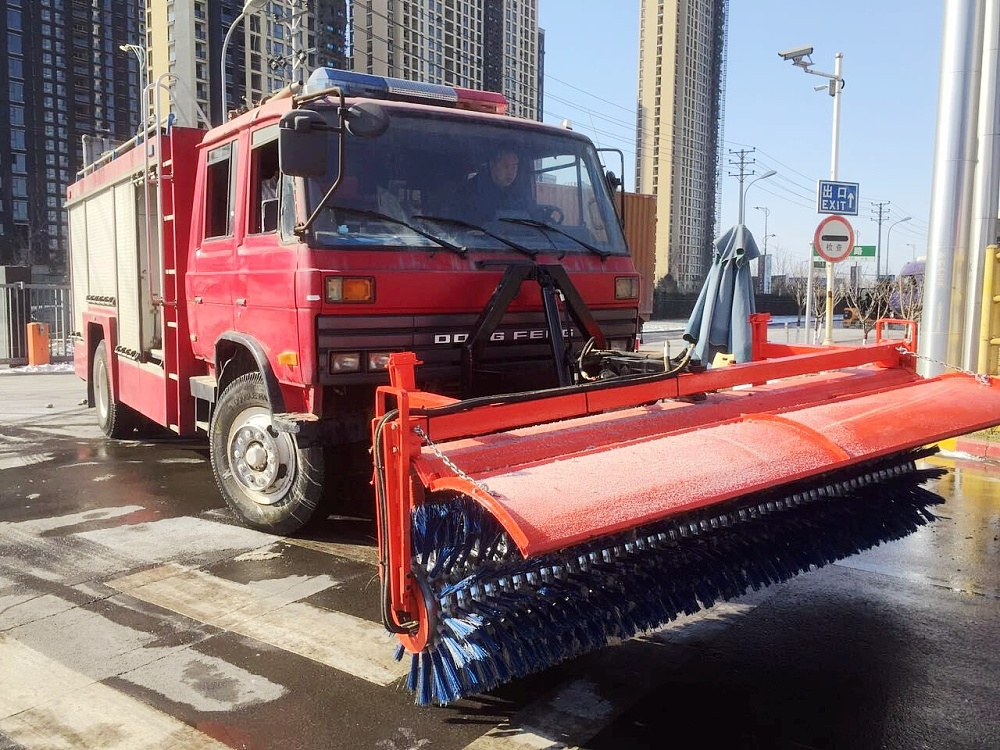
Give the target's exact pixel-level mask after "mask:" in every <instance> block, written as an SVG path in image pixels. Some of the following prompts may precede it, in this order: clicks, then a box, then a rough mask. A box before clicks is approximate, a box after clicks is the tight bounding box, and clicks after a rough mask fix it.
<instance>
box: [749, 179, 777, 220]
mask: <svg viewBox="0 0 1000 750" xmlns="http://www.w3.org/2000/svg"><path fill="white" fill-rule="evenodd" d="M776 174H778V173H777V171H775V170H773V169H769V170H768V171H766V172H764V174H762V175H761V176H760V177H757V178H755V179H753V180H750V182H748V183H747V186H746V188H744V189H743V190H741V191H740V224H745V223H746V205H747V193H749V192H750V188H751V187H752V186H753V184H754V183H755V182H760V181H761V180H766V179H768V178H769V177H774V176H775V175H776Z"/></svg>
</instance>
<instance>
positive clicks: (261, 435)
mask: <svg viewBox="0 0 1000 750" xmlns="http://www.w3.org/2000/svg"><path fill="white" fill-rule="evenodd" d="M226 454H227V455H228V456H229V464H230V466H231V467H232V471H233V477H235V479H236V481H237V482H239V483H240V486H241V487H242V488H243V491H244V492H245V493H246V494H247V495H248V496H249V497H250V498H251V499H252V500H253V501H254V502H255V503H259V504H261V505H274V504H275V503H278V502H281V500H282V499H284V497H285V495H286V494H288V491H289V489H290V488H291V486H292V483H293V482H294V481H295V443H294V442H293V438H292V436H291V435H289V434H288V433H287V432H275V431H274V430H273V429H272V427H271V413H270V412H269V411H268V410H267V409H265V408H263V407H259V406H255V407H252V408H249V409H246V410H244V411H242V412H240V414H239V415H238V416H237V417H236V419H235V420H233V425H232V427H230V428H229V434H228V436H227V437H226Z"/></svg>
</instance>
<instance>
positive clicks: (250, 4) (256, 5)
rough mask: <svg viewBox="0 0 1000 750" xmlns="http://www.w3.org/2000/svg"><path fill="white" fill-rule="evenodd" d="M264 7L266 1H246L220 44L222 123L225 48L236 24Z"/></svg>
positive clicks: (224, 119)
mask: <svg viewBox="0 0 1000 750" xmlns="http://www.w3.org/2000/svg"><path fill="white" fill-rule="evenodd" d="M266 5H267V0H246V2H245V3H243V10H241V11H240V14H239V15H238V16H236V18H234V19H233V22H232V23H231V24H230V26H229V31H227V32H226V38H225V39H224V40H223V42H222V56H221V62H220V64H219V67H220V75H219V94H220V98H221V100H222V121H223V122H225V121H226V107H227V106H228V104H227V103H226V48H227V47H229V40H230V38H231V37H232V36H233V31H235V30H236V26H237V24H239V22H240V21H242V20H243V19H244V18H245V17H246V16H247V15H248V14H250V13H257V12H258V11H261V10H263V9H264V6H266Z"/></svg>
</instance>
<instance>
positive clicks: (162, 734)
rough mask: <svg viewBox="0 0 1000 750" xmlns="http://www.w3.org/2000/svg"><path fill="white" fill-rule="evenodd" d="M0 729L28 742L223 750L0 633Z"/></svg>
mask: <svg viewBox="0 0 1000 750" xmlns="http://www.w3.org/2000/svg"><path fill="white" fill-rule="evenodd" d="M0 664H3V669H0V733H2V734H4V735H5V736H6V737H7V738H8V739H10V740H12V741H13V742H15V743H18V744H20V745H23V746H25V747H28V748H46V749H47V750H49V749H51V750H63V749H65V750H79V748H84V747H93V748H97V747H99V748H102V750H147V749H148V750H154V748H165V747H169V748H171V750H226V748H227V746H226V745H223V744H221V743H219V742H216V741H215V740H213V739H212V738H211V737H209V736H207V735H205V734H202V733H201V732H199V731H198V730H196V729H194V728H193V727H191V726H189V725H188V724H185V723H184V722H182V721H178V720H177V719H174V718H173V717H171V716H168V715H167V714H164V713H162V712H161V711H157V710H156V709H155V708H152V707H151V706H148V705H146V704H145V703H142V702H141V701H138V700H136V699H135V698H131V697H129V696H127V695H125V694H124V693H120V692H118V691H117V690H114V689H112V688H110V687H108V686H107V685H103V684H101V683H99V682H95V681H94V680H92V679H91V678H89V677H87V676H86V675H83V674H80V673H79V672H75V671H73V670H71V669H67V668H66V667H64V666H63V665H62V664H60V663H59V662H57V661H54V660H52V659H49V658H48V657H46V656H44V655H43V654H41V653H39V652H38V651H35V650H34V649H31V648H28V647H27V646H25V645H23V644H22V643H20V642H18V641H16V640H14V639H13V638H10V637H8V636H3V635H0Z"/></svg>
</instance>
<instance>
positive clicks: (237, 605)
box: [108, 564, 409, 685]
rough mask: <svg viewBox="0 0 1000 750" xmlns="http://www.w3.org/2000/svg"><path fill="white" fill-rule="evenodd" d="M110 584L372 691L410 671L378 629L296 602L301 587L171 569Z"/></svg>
mask: <svg viewBox="0 0 1000 750" xmlns="http://www.w3.org/2000/svg"><path fill="white" fill-rule="evenodd" d="M108 585H109V586H111V587H112V588H115V589H117V590H118V591H121V592H122V593H125V594H128V595H129V596H133V597H135V598H137V599H141V600H142V601H145V602H148V603H150V604H154V605H156V606H158V607H163V608H164V609H169V610H171V611H172V612H176V613H178V614H181V615H184V616H185V617H189V618H191V619H193V620H197V621H199V622H203V623H205V624H207V625H212V626H214V627H217V628H221V629H223V630H228V631H231V632H234V633H239V634H240V635H244V636H247V637H250V638H254V639H256V640H258V641H261V642H263V643H268V644H270V645H272V646H274V647H276V648H279V649H283V650H285V651H291V652H292V653H296V654H299V655H300V656H304V657H306V658H308V659H312V660H313V661H317V662H319V663H320V664H325V665H326V666H329V667H333V668H334V669H338V670H340V671H342V672H346V673H347V674H350V675H353V676H354V677H358V678H360V679H362V680H366V681H368V682H372V683H374V684H376V685H388V684H390V683H392V682H394V681H396V680H397V679H399V678H400V677H402V676H403V675H404V674H406V672H407V670H408V668H409V667H408V663H407V662H405V661H404V662H397V661H396V660H395V659H394V658H393V652H394V641H393V639H392V638H391V637H390V636H389V635H388V634H387V633H386V632H385V630H384V629H383V628H382V626H381V625H377V624H376V623H373V622H369V621H368V620H363V619H361V618H358V617H354V616H352V615H348V614H345V613H343V612H335V611H332V610H327V609H322V608H320V607H315V606H313V605H311V604H304V603H301V602H297V601H296V600H298V599H301V598H303V597H304V596H308V595H309V594H310V593H312V592H311V591H309V589H308V588H304V587H303V586H302V583H301V582H298V583H296V585H294V586H292V587H290V588H289V589H288V590H286V591H281V592H274V591H269V592H261V591H260V590H259V587H252V586H247V585H243V584H239V583H234V582H233V581H228V580H226V579H224V578H219V577H217V576H213V575H210V574H208V573H204V572H202V571H197V570H191V569H189V568H185V567H183V566H180V565H176V564H169V565H162V566H160V567H158V568H153V569H151V570H147V571H143V572H141V573H136V574H135V575H130V576H125V577H123V578H118V579H116V580H113V581H109V582H108Z"/></svg>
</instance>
